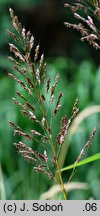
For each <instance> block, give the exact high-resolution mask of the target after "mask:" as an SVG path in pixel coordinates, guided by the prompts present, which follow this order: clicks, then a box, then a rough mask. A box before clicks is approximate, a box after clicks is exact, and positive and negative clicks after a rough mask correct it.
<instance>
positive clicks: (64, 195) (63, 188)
mask: <svg viewBox="0 0 100 216" xmlns="http://www.w3.org/2000/svg"><path fill="white" fill-rule="evenodd" d="M46 125H47V128H48V122H47V120H46ZM49 139H50V143H51V148H52V152H53V155H55V157H56V161H55V162H56V167H57V173H58V176H59V183H60V187H61V190H62V193H63V197H64V200H67V193H66V190H65V187H64V183H63V179H62V175H61V171H60V167H59V163H58V159H57V155H56V151H55V145H54V142H53V141H52V136H51V135H49ZM56 181H57V179H56Z"/></svg>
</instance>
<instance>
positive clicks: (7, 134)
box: [0, 0, 100, 200]
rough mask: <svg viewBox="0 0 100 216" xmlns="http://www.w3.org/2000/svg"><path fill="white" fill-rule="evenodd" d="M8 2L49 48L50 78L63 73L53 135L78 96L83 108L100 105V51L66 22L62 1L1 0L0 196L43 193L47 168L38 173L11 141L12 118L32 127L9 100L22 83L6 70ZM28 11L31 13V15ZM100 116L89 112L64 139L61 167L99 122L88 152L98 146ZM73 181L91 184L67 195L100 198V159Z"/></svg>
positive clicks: (99, 148) (45, 48)
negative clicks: (65, 23) (19, 83)
mask: <svg viewBox="0 0 100 216" xmlns="http://www.w3.org/2000/svg"><path fill="white" fill-rule="evenodd" d="M23 5H24V6H23ZM9 6H11V7H13V9H15V11H16V13H17V14H18V16H19V18H20V20H21V21H22V24H23V25H24V26H26V27H27V29H31V30H32V32H33V33H34V34H35V36H36V38H37V41H35V43H36V44H37V43H38V42H39V43H40V46H41V52H42V51H44V53H45V58H46V61H47V65H48V67H47V68H48V74H50V76H51V79H52V81H53V79H54V77H55V75H56V74H57V73H58V72H59V73H60V81H59V83H58V87H57V91H56V94H55V99H57V95H58V91H60V90H61V91H62V92H63V93H64V97H63V100H62V109H61V112H60V113H58V115H57V117H56V120H55V124H54V125H53V127H54V135H56V132H57V131H59V124H58V121H59V122H60V120H61V117H62V116H63V115H65V114H66V115H67V116H68V117H70V115H71V109H72V107H73V104H74V101H75V99H76V97H78V98H79V108H80V112H81V111H82V110H84V109H85V108H86V107H88V106H93V105H100V67H99V61H98V56H99V54H98V51H95V50H93V48H90V47H89V46H88V45H87V44H85V43H82V44H81V43H80V41H79V35H78V34H77V33H75V32H74V34H73V31H72V30H68V29H66V28H65V27H64V25H63V21H65V19H66V20H67V16H68V14H67V12H66V10H65V9H64V8H63V1H53V0H52V1H45V0H44V1H43V0H42V1H41V0H40V1H33V0H30V1H29V0H23V1H19V0H17V1H13V0H12V1H11V0H6V1H0V20H1V22H0V187H1V191H0V199H10V200H11V199H39V198H40V196H41V194H42V193H44V192H45V191H47V190H48V189H49V188H50V187H51V186H52V185H53V181H52V180H50V181H49V180H48V178H47V177H46V176H45V175H44V174H43V175H37V174H36V173H34V172H33V171H32V165H31V164H29V163H28V162H27V161H25V160H24V159H23V158H22V157H21V156H20V155H18V154H17V152H16V149H15V147H14V146H13V143H14V142H16V138H15V137H14V136H13V131H12V129H11V128H10V126H9V124H8V122H9V120H10V121H15V122H16V123H17V124H19V125H20V126H23V127H24V129H25V130H27V129H28V128H29V127H30V122H29V121H28V120H27V118H24V117H22V116H21V114H20V111H19V109H18V108H17V107H16V106H15V105H14V104H13V103H12V102H11V97H14V95H15V91H16V90H19V86H18V85H17V84H16V83H15V82H14V81H12V80H9V78H8V76H7V73H8V72H11V71H12V68H11V63H10V62H9V61H8V59H7V56H8V55H9V54H10V53H9V49H8V41H11V39H10V38H9V37H8V36H7V34H6V29H11V20H10V17H9V13H8V8H9ZM51 6H52V8H53V9H52V8H51ZM45 8H47V10H51V11H52V13H51V14H52V17H51V16H49V17H48V16H47V20H45V19H46V17H44V16H43V11H44V9H45ZM53 10H54V11H55V16H54V12H53ZM38 11H40V12H41V13H40V16H41V17H42V16H43V20H41V22H40V19H39V14H38ZM57 11H58V12H57ZM29 13H30V14H31V15H30V17H29V18H28V15H27V14H29ZM68 19H70V15H69V18H68ZM35 25H36V26H35ZM47 26H48V28H47ZM54 29H56V30H55V31H54ZM61 36H62V37H61ZM51 44H52V45H51ZM94 56H95V57H94ZM99 122H100V114H99V113H94V114H92V115H89V116H88V117H87V118H86V119H84V118H83V120H82V121H81V123H80V124H79V127H78V129H77V130H76V131H75V133H74V134H73V136H72V137H71V139H70V141H68V139H66V142H65V144H64V145H65V146H67V145H68V151H66V157H65V161H64V164H63V167H66V166H68V165H70V164H72V163H74V161H75V160H76V158H77V156H78V154H79V153H80V150H81V149H82V147H83V146H84V144H85V143H86V142H87V140H88V138H89V136H90V134H91V131H92V130H93V128H94V127H96V128H97V133H96V135H95V137H94V140H93V144H92V145H91V147H90V148H89V149H88V151H87V152H86V153H85V155H84V158H86V157H89V156H91V155H93V154H96V153H98V152H100V143H99V140H100V123H99ZM30 146H31V147H32V146H33V147H34V144H32V143H30ZM35 148H36V149H37V150H40V149H41V146H39V145H38V146H35ZM65 149H66V147H65ZM62 158H63V155H62ZM70 172H71V171H66V172H64V173H63V178H64V181H65V182H67V181H68V178H69V176H70ZM72 181H73V182H86V183H88V184H89V189H88V190H73V191H71V192H69V197H68V198H69V199H89V198H91V197H92V198H94V199H100V192H99V191H100V160H98V161H95V162H92V163H90V164H87V165H84V166H81V167H78V168H77V172H76V174H75V176H74V177H73V179H72ZM61 198H62V197H61V194H58V195H57V196H56V199H61Z"/></svg>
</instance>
